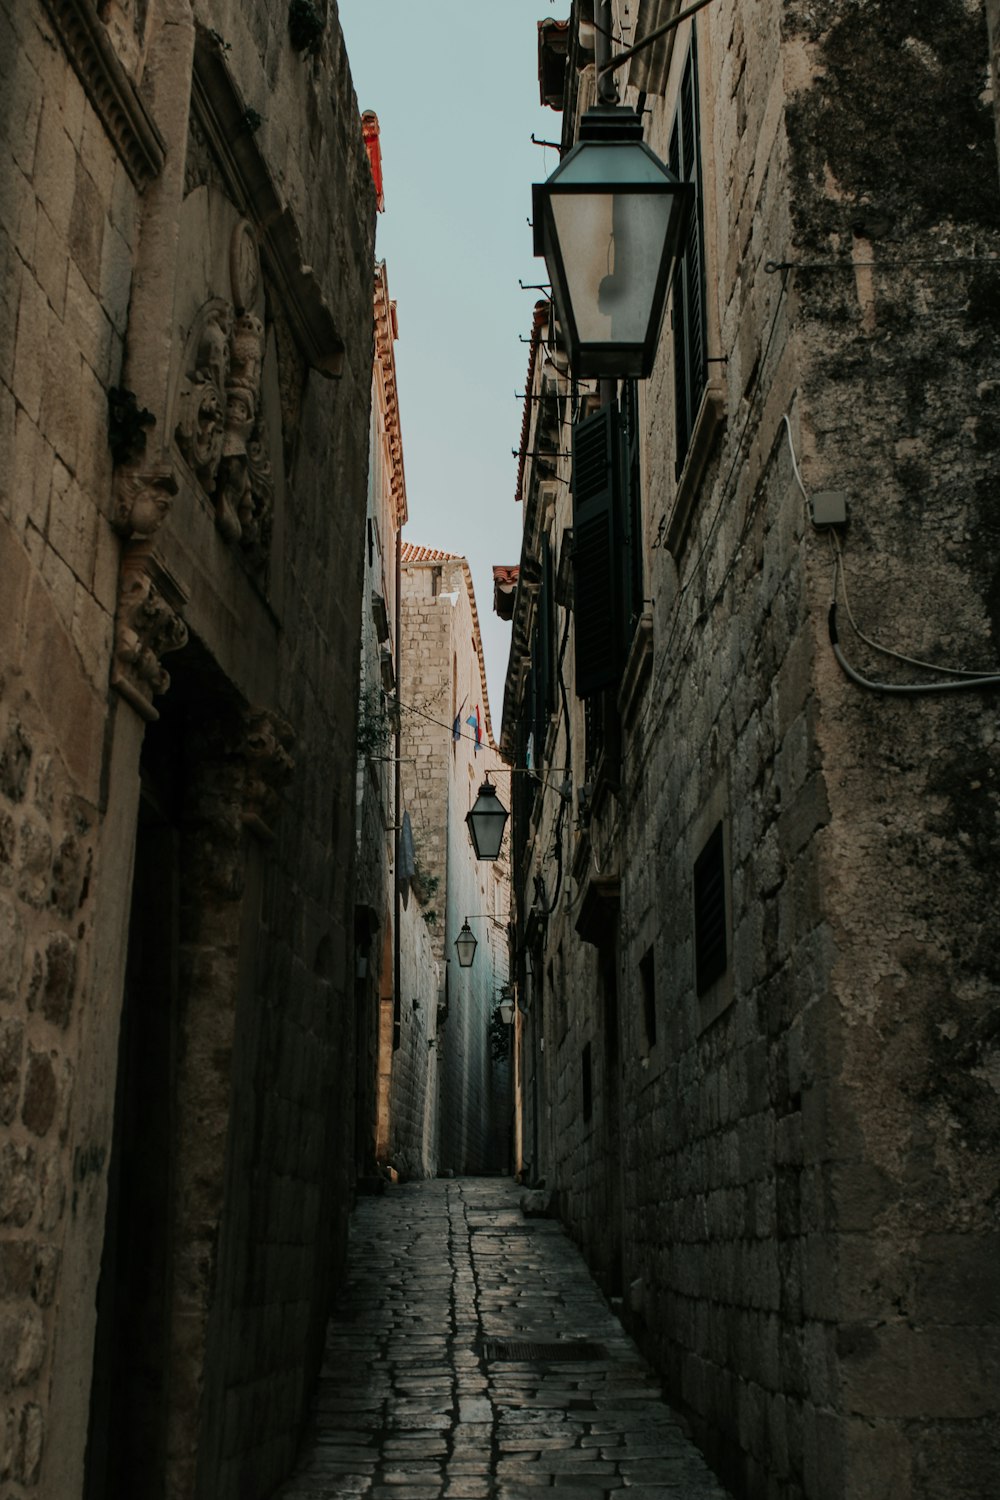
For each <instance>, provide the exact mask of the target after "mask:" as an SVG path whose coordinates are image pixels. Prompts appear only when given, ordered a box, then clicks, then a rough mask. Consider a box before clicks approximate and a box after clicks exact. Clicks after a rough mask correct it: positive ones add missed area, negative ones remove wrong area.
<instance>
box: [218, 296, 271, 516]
mask: <svg viewBox="0 0 1000 1500" xmlns="http://www.w3.org/2000/svg"><path fill="white" fill-rule="evenodd" d="M263 365H264V325H263V323H262V322H261V321H260V319H259V318H257V317H255V316H254V315H253V313H244V314H243V315H242V316H241V317H239V318H237V319H236V324H235V327H234V329H233V336H232V343H231V348H230V361H229V376H228V379H227V381H226V421H225V433H224V436H223V440H222V459H221V462H220V464H219V475H218V481H217V484H216V496H215V519H216V524H217V525H218V527H219V530H220V531H221V532H222V534H223V536H226V537H229V538H230V539H232V540H235V539H237V538H239V537H242V535H243V533H244V528H246V529H247V530H248V531H249V529H250V528H251V526H252V524H253V523H254V520H255V516H256V501H255V497H254V492H253V474H252V472H251V464H250V457H249V451H248V449H249V446H250V445H251V444H252V445H253V446H254V450H255V454H256V464H255V467H256V468H257V469H258V470H266V471H269V469H270V465H269V464H268V463H267V457H266V454H265V452H264V445H263V438H262V436H261V433H260V431H259V429H258V427H257V417H258V412H259V408H260V381H261V373H262V370H263Z"/></svg>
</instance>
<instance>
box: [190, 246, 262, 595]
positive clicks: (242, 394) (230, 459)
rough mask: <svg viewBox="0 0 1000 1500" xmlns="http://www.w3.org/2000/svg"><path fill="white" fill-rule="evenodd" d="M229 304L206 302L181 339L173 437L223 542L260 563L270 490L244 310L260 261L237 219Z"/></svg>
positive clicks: (256, 348)
mask: <svg viewBox="0 0 1000 1500" xmlns="http://www.w3.org/2000/svg"><path fill="white" fill-rule="evenodd" d="M228 269H229V275H230V285H231V289H232V299H231V300H226V299H223V298H220V297H214V298H211V299H210V300H209V301H208V302H206V303H205V304H204V306H203V307H202V308H201V310H200V311H199V313H198V316H197V318H196V319H195V322H194V326H193V327H192V329H191V333H190V335H189V337H188V343H187V351H186V357H185V361H184V375H183V379H182V382H181V387H180V391H179V393H178V409H177V422H176V427H175V430H174V432H175V437H176V439H177V445H178V447H179V448H180V451H181V453H182V454H183V456H184V458H185V460H186V461H187V463H188V464H189V466H190V468H191V469H192V471H193V473H194V475H195V478H196V480H197V482H198V485H199V486H200V488H201V490H202V491H203V493H204V494H205V496H206V498H207V499H208V500H210V502H211V503H212V506H213V509H214V511H215V521H216V525H217V526H218V528H219V530H220V531H221V533H222V535H223V536H224V537H226V539H227V540H228V541H232V542H237V541H238V542H239V543H240V545H241V546H242V548H243V550H244V551H245V553H246V554H247V556H248V560H249V561H250V562H251V563H252V564H254V565H256V566H262V565H263V563H264V562H265V561H266V557H267V552H268V547H269V544H270V537H271V520H272V515H273V509H274V484H273V479H272V474H271V464H270V459H269V456H268V452H267V442H266V438H265V434H264V424H263V414H262V411H261V374H262V371H263V365H264V324H263V323H262V322H261V320H260V318H259V317H258V316H257V315H256V313H254V312H253V311H251V310H250V308H251V307H252V306H253V305H254V304H255V303H256V302H257V301H258V300H259V296H260V284H261V275H260V256H259V252H258V250H257V241H256V236H255V234H254V230H253V227H252V225H251V224H250V223H249V222H248V221H247V220H246V219H241V220H240V222H239V223H238V224H237V225H236V228H235V229H234V231H233V234H232V237H231V240H230V246H229V267H228Z"/></svg>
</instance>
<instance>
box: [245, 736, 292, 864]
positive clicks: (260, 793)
mask: <svg viewBox="0 0 1000 1500" xmlns="http://www.w3.org/2000/svg"><path fill="white" fill-rule="evenodd" d="M245 722H246V737H245V739H244V754H245V756H246V781H245V783H244V789H243V822H244V824H245V826H246V827H247V828H249V829H250V830H251V831H252V832H253V833H256V834H257V835H258V836H259V837H261V838H264V839H268V840H270V839H273V838H274V831H273V828H272V826H271V825H272V824H273V823H274V821H275V818H276V815H277V813H278V810H279V807H280V803H281V792H282V789H283V788H284V787H285V786H287V784H288V782H289V781H290V780H291V778H292V773H293V771H294V770H295V761H294V760H293V758H292V754H291V752H292V750H293V748H294V746H295V731H294V730H293V729H292V726H291V725H290V724H289V723H288V722H287V721H286V720H285V719H283V718H281V716H280V715H279V714H276V713H274V712H273V711H272V710H271V709H251V710H250V711H249V712H248V713H247V715H246V719H245Z"/></svg>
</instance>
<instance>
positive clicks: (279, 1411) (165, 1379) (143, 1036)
mask: <svg viewBox="0 0 1000 1500" xmlns="http://www.w3.org/2000/svg"><path fill="white" fill-rule="evenodd" d="M300 12H301V7H298V8H297V7H292V8H291V13H290V12H289V7H287V6H278V7H275V6H272V5H267V4H264V3H259V4H249V5H247V4H240V5H237V4H235V3H231V0H211V3H209V0H204V3H202V0H199V3H197V4H191V3H189V0H149V3H139V0H106V3H101V4H99V5H98V4H96V3H94V0H44V3H42V0H29V3H24V4H21V3H18V4H13V3H5V4H3V5H0V69H2V83H0V94H2V97H3V120H2V127H0V129H2V145H0V151H2V159H0V171H2V178H0V182H2V186H0V201H2V205H3V214H2V216H0V257H2V259H0V298H2V313H0V432H2V439H0V451H2V453H3V457H4V462H3V464H2V465H0V469H2V478H0V591H2V597H3V607H2V609H0V1121H2V1124H3V1127H4V1135H3V1141H2V1144H0V1348H2V1351H3V1353H2V1355H0V1380H2V1382H3V1399H2V1403H0V1475H2V1483H3V1489H4V1494H5V1496H7V1495H9V1496H10V1497H11V1500H15V1497H16V1500H25V1497H29V1496H32V1495H39V1494H41V1495H46V1496H53V1497H55V1496H59V1497H60V1500H63V1497H65V1500H71V1497H77V1496H84V1495H85V1496H86V1497H88V1500H99V1497H110V1496H112V1495H113V1496H124V1495H129V1496H134V1495H140V1494H158V1495H163V1494H170V1495H171V1496H176V1497H178V1500H179V1497H182V1496H183V1497H191V1500H193V1497H195V1496H207V1495H212V1496H213V1497H215V1500H221V1497H232V1500H236V1497H239V1500H253V1497H256V1496H263V1495H265V1494H268V1493H270V1492H271V1490H272V1489H273V1487H274V1485H275V1484H276V1483H277V1482H278V1480H279V1479H280V1478H281V1477H282V1476H283V1474H284V1473H285V1472H286V1470H287V1468H288V1467H289V1465H290V1463H291V1460H292V1458H293V1456H294V1452H295V1446H296V1442H297V1438H298V1434H299V1428H300V1423H301V1421H302V1419H303V1417H304V1414H305V1409H306V1403H307V1398H308V1394H309V1387H310V1383H311V1379H312V1376H313V1374H314V1373H315V1371H316V1369H317V1368H318V1363H319V1357H320V1352H321V1348H322V1338H323V1330H324V1325H325V1321H326V1314H327V1311H328V1306H329V1301H330V1298H331V1295H332V1287H333V1282H334V1278H335V1274H336V1269H337V1266H338V1264H339V1261H340V1257H341V1255H342V1252H343V1249H344V1244H345V1237H346V1216H347V1212H348V1207H349V1200H350V1192H351V1187H352V1181H353V1170H354V1129H355V1120H354V1098H353V1087H352V1086H351V1085H352V1084H353V1078H354V1061H353V1059H354V1050H353V1049H354V968H355V934H354V905H355V902H354V892H353V880H352V872H353V867H354V836H353V830H354V786H355V755H356V752H355V731H356V711H355V705H356V703H357V699H358V692H357V685H358V650H357V642H358V620H359V618H360V613H361V593H360V591H361V583H362V573H363V535H364V505H365V489H366V466H367V448H368V416H369V399H370V386H371V368H372V299H371V271H372V264H373V236H374V214H375V194H374V191H373V187H372V182H371V175H370V172H369V168H368V161H367V159H366V156H365V151H364V144H363V140H362V132H361V125H360V121H359V118H358V114H357V106H356V103H355V101H354V96H353V92H352V88H351V82H350V75H349V72H348V68H347V61H346V57H345V54H344V49H343V42H342V37H341V34H340V30H339V26H338V23H337V20H336V11H335V7H328V6H326V5H321V6H318V7H311V8H309V14H308V15H303V14H302V13H300ZM306 23H308V24H306ZM345 1077H346V1078H347V1079H348V1080H350V1083H349V1085H348V1086H347V1087H344V1086H343V1083H342V1080H343V1078H345Z"/></svg>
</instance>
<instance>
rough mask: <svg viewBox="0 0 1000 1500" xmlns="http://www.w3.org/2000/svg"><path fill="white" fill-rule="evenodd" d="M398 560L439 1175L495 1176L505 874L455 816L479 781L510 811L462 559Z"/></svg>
mask: <svg viewBox="0 0 1000 1500" xmlns="http://www.w3.org/2000/svg"><path fill="white" fill-rule="evenodd" d="M402 564H403V589H402V600H403V609H402V622H403V626H402V628H403V640H404V642H405V649H404V653H403V656H404V663H405V667H404V676H403V680H402V683H401V688H400V711H401V717H402V730H401V743H402V747H403V749H402V761H401V764H402V773H403V788H404V804H405V807H406V809H407V810H408V812H409V816H410V821H411V825H412V832H413V859H414V864H415V869H416V874H415V885H416V887H417V889H418V891H420V892H421V894H422V896H423V897H424V901H423V908H424V909H423V920H424V922H425V924H426V925H427V927H428V930H429V932H430V934H431V943H432V951H433V957H434V959H435V962H436V964H437V965H438V975H439V989H438V996H437V1005H436V1022H437V1024H436V1035H434V1036H429V1037H428V1041H433V1043H434V1046H433V1049H432V1050H434V1051H435V1052H436V1053H437V1073H438V1090H439V1103H438V1108H439V1137H438V1141H439V1144H438V1171H439V1172H445V1173H456V1174H457V1173H466V1172H471V1173H477V1172H485V1171H502V1170H506V1169H507V1168H508V1165H509V1162H510V1159H511V1151H512V1130H513V1122H512V1109H511V1092H510V1069H509V1058H508V1051H509V1041H508V1038H507V1037H506V1036H505V1035H503V1033H502V1032H501V1031H500V1030H499V1029H498V1025H497V1022H496V1021H494V1012H495V1011H496V1009H497V1006H498V1003H499V999H500V992H501V990H502V989H503V987H504V985H506V984H507V982H508V977H509V939H508V918H509V905H510V895H509V892H510V886H509V881H510V867H509V863H508V860H507V858H506V844H505V846H504V848H503V849H502V850H501V857H500V858H499V859H498V860H497V861H495V862H487V861H481V860H477V859H476V856H475V853H474V850H473V848H472V844H471V841H470V838H469V830H468V828H467V826H466V822H465V819H466V814H467V813H468V812H469V811H470V809H471V808H472V806H473V804H474V802H475V801H476V797H477V794H478V791H479V788H480V786H481V785H482V783H483V781H484V780H485V779H486V777H487V776H488V775H489V776H492V777H493V778H494V779H495V783H496V786H497V791H498V793H499V795H500V797H501V801H502V802H503V803H504V805H505V806H507V807H509V802H508V801H507V787H506V786H505V785H504V784H503V783H504V782H505V781H508V780H509V777H508V776H507V775H505V774H504V773H505V767H504V765H503V762H502V761H501V758H500V755H499V753H498V751H497V748H496V745H495V743H494V739H493V730H492V726H491V720H490V705H489V696H488V693H487V687H486V671H485V666H484V663H483V648H482V641H481V639H480V633H479V616H478V612H477V609H476V597H475V593H474V590H473V586H472V575H471V574H470V572H469V565H468V563H467V562H466V560H465V558H464V557H460V556H457V555H456V554H454V553H449V552H440V551H437V550H435V549H434V548H430V547H418V546H414V545H413V544H411V543H405V544H404V546H403V556H402ZM466 923H468V926H469V929H470V930H471V932H472V934H473V936H474V937H475V939H476V942H477V948H476V950H475V954H474V957H473V960H472V964H471V965H470V966H469V967H468V968H463V967H462V966H461V965H460V963H459V961H458V954H457V952H456V949H455V940H456V939H457V938H458V936H459V933H460V932H461V931H462V928H463V926H465V925H466ZM404 1008H405V1007H404ZM491 1023H492V1029H491ZM491 1036H492V1037H495V1041H494V1042H493V1043H492V1045H491Z"/></svg>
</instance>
